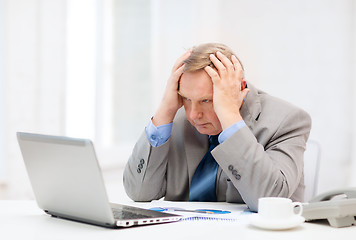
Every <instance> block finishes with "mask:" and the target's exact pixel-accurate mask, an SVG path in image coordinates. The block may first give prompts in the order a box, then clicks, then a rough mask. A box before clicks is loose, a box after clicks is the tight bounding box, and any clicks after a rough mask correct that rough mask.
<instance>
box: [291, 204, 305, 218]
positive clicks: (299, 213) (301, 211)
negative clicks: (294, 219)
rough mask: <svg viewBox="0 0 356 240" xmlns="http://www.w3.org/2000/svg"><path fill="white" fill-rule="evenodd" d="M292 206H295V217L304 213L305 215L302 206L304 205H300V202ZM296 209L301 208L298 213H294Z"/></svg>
mask: <svg viewBox="0 0 356 240" xmlns="http://www.w3.org/2000/svg"><path fill="white" fill-rule="evenodd" d="M292 206H293V212H294V214H295V215H297V216H300V215H302V213H303V205H302V203H300V202H293V203H292ZM296 207H299V208H298V212H295V211H294V209H295V208H296Z"/></svg>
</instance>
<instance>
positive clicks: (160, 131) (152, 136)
mask: <svg viewBox="0 0 356 240" xmlns="http://www.w3.org/2000/svg"><path fill="white" fill-rule="evenodd" d="M172 126H173V123H168V124H164V125H161V126H158V127H156V126H155V125H154V124H153V123H152V119H151V120H150V121H149V123H148V125H147V127H146V136H147V138H148V140H149V141H150V143H151V145H152V146H153V147H159V146H161V145H162V144H163V143H165V142H167V140H168V138H169V137H170V136H171V132H172Z"/></svg>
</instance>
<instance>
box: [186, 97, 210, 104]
mask: <svg viewBox="0 0 356 240" xmlns="http://www.w3.org/2000/svg"><path fill="white" fill-rule="evenodd" d="M183 99H184V101H189V102H190V101H191V100H190V99H189V98H186V97H184V98H183ZM201 102H202V103H210V102H212V100H210V99H204V100H201Z"/></svg>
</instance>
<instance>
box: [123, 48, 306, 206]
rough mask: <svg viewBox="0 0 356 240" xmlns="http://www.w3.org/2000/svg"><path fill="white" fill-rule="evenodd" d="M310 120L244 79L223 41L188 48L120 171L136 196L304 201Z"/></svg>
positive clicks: (145, 198) (140, 198)
mask: <svg viewBox="0 0 356 240" xmlns="http://www.w3.org/2000/svg"><path fill="white" fill-rule="evenodd" d="M310 129H311V119H310V117H309V115H308V114H307V113H306V112H305V111H303V110H302V109H300V108H298V107H296V106H294V105H292V104H290V103H287V102H285V101H283V100H281V99H278V98H276V97H273V96H271V95H269V94H267V93H265V92H263V91H261V90H259V89H257V88H255V87H254V86H253V85H252V84H251V83H249V82H246V79H245V77H244V70H243V67H242V65H241V62H240V60H239V59H238V58H237V57H236V55H235V54H234V53H233V52H232V50H231V49H230V48H229V47H227V46H226V45H223V44H218V43H207V44H201V45H198V46H196V47H193V48H192V49H191V50H189V51H187V52H186V53H184V54H183V55H182V56H181V57H179V58H178V60H177V61H176V63H175V65H174V67H173V70H172V73H171V76H170V78H169V79H168V82H167V86H166V89H165V92H164V94H163V98H162V101H161V104H160V106H159V107H158V109H157V111H156V113H155V114H154V116H153V117H152V119H151V121H149V123H148V125H147V126H146V128H145V131H144V132H143V133H142V135H141V137H140V138H139V140H138V142H137V143H136V145H135V147H134V149H133V152H132V155H131V156H130V158H129V160H128V163H127V165H126V168H125V172H124V186H125V189H126V192H127V194H128V196H129V197H130V198H132V199H133V200H135V201H151V200H154V199H160V198H162V197H165V199H166V200H173V201H227V202H236V203H246V204H247V205H248V206H249V207H250V209H251V210H254V211H256V210H257V203H258V198H260V197H266V196H279V197H287V198H291V199H292V200H294V201H303V197H304V177H303V176H304V174H303V155H304V151H305V146H306V142H307V139H308V137H309V133H310Z"/></svg>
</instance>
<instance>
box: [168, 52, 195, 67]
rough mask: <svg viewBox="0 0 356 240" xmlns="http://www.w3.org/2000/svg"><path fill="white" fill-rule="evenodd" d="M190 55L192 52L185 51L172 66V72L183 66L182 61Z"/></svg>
mask: <svg viewBox="0 0 356 240" xmlns="http://www.w3.org/2000/svg"><path fill="white" fill-rule="evenodd" d="M190 54H192V50H191V49H189V50H188V51H186V52H185V53H183V54H182V55H181V56H180V57H179V58H178V59H177V61H176V62H175V64H174V65H173V69H172V72H175V71H176V70H177V69H178V68H180V67H181V66H182V64H183V61H184V60H186V59H187V58H189V56H190Z"/></svg>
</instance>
